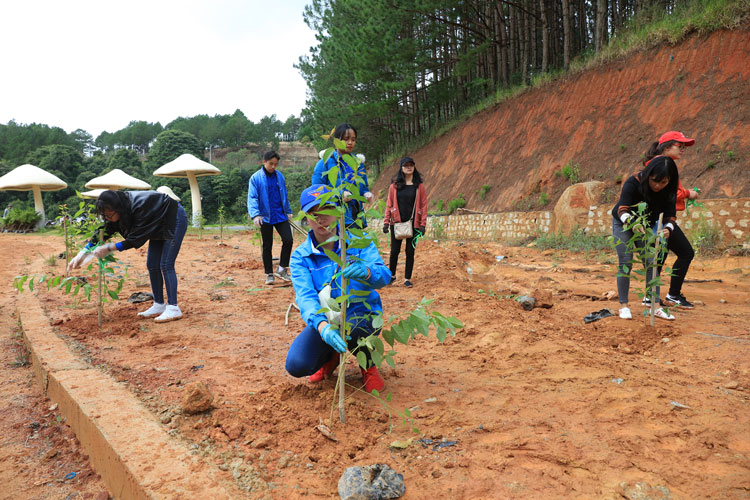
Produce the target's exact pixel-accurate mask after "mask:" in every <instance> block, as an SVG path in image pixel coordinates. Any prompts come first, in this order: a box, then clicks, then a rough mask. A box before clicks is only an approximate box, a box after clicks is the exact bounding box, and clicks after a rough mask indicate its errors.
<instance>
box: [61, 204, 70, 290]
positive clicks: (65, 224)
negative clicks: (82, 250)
mask: <svg viewBox="0 0 750 500" xmlns="http://www.w3.org/2000/svg"><path fill="white" fill-rule="evenodd" d="M62 223H63V234H64V235H65V277H66V278H67V277H68V262H70V256H69V255H68V252H69V251H70V245H68V216H67V215H63V218H62Z"/></svg>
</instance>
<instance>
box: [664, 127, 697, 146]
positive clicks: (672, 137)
mask: <svg viewBox="0 0 750 500" xmlns="http://www.w3.org/2000/svg"><path fill="white" fill-rule="evenodd" d="M668 141H677V142H681V143H683V144H684V145H685V146H692V145H693V144H695V139H688V138H687V137H685V136H684V135H683V133H682V132H676V131H674V130H671V131H669V132H667V133H666V134H664V135H662V136H661V137H659V144H664V143H665V142H668Z"/></svg>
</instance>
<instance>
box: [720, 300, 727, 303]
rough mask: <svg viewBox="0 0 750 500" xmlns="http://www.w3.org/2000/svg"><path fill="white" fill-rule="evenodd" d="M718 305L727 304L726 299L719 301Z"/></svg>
mask: <svg viewBox="0 0 750 500" xmlns="http://www.w3.org/2000/svg"><path fill="white" fill-rule="evenodd" d="M719 303H721V304H726V303H727V299H719Z"/></svg>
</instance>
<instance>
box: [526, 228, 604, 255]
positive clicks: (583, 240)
mask: <svg viewBox="0 0 750 500" xmlns="http://www.w3.org/2000/svg"><path fill="white" fill-rule="evenodd" d="M534 242H535V243H536V247H537V248H538V249H540V250H547V249H555V250H567V251H570V252H591V251H598V250H611V249H612V245H611V244H610V242H609V235H606V234H601V235H600V234H588V233H586V232H584V231H583V229H574V230H573V231H571V232H570V234H567V235H565V234H562V233H557V234H553V233H549V234H544V233H540V234H538V235H537V236H536V238H535V239H534Z"/></svg>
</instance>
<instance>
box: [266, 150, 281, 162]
mask: <svg viewBox="0 0 750 500" xmlns="http://www.w3.org/2000/svg"><path fill="white" fill-rule="evenodd" d="M271 158H276V159H277V160H279V161H281V156H279V153H277V152H276V151H274V150H273V149H272V150H271V151H266V152H265V154H264V155H263V161H264V162H266V161H268V160H270V159H271Z"/></svg>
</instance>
